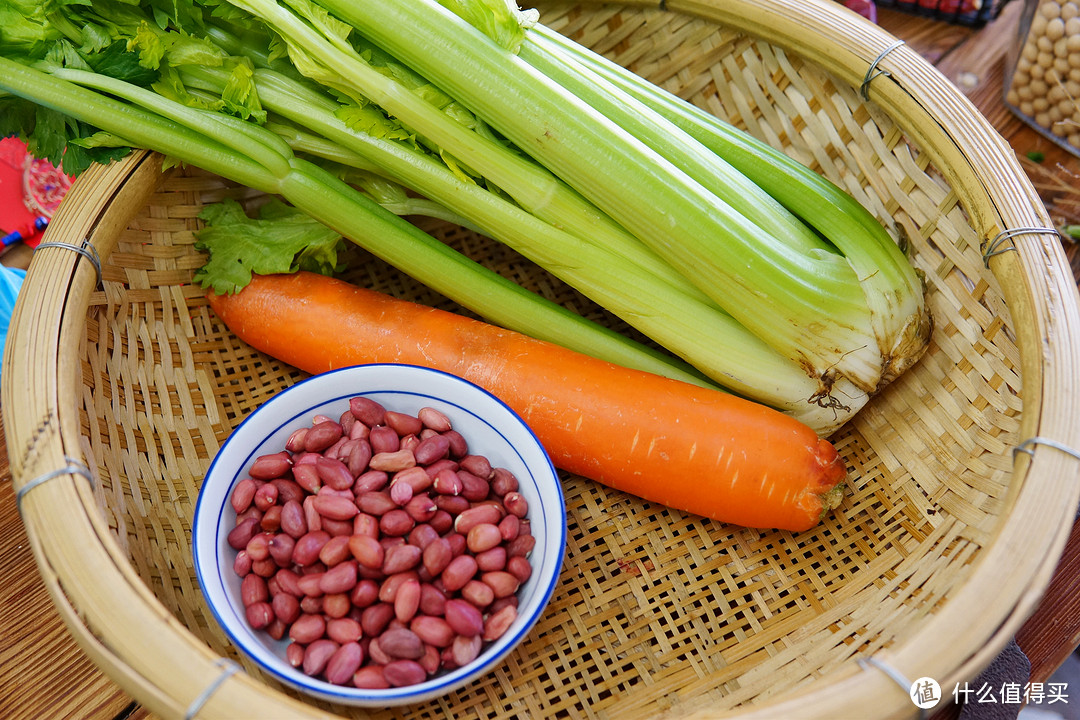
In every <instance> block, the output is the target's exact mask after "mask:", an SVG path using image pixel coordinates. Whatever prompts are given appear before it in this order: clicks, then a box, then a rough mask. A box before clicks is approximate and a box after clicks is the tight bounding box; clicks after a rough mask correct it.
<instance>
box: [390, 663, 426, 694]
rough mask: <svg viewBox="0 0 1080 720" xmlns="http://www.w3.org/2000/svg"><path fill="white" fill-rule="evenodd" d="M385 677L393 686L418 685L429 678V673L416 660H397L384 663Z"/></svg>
mask: <svg viewBox="0 0 1080 720" xmlns="http://www.w3.org/2000/svg"><path fill="white" fill-rule="evenodd" d="M382 671H383V677H384V678H386V682H387V683H389V684H390V686H391V687H405V686H407V685H416V684H419V683H422V682H424V680H426V679H427V673H426V672H425V671H424V668H423V666H422V665H420V663H418V662H416V661H415V660H395V661H393V662H390V663H387V664H386V665H383V669H382Z"/></svg>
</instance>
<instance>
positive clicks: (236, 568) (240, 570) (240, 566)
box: [233, 550, 252, 577]
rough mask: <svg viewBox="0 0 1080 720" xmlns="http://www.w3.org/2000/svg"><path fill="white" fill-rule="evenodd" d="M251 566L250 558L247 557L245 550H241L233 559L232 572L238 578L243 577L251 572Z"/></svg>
mask: <svg viewBox="0 0 1080 720" xmlns="http://www.w3.org/2000/svg"><path fill="white" fill-rule="evenodd" d="M251 565H252V562H251V558H249V557H248V554H247V550H241V551H240V552H238V553H236V557H235V558H233V572H234V573H236V574H237V575H239V576H240V577H244V576H246V575H247V574H248V573H249V572H251Z"/></svg>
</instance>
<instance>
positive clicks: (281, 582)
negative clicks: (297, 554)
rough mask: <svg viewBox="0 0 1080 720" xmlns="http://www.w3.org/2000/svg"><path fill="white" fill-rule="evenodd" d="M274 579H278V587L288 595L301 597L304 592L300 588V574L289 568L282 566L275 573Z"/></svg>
mask: <svg viewBox="0 0 1080 720" xmlns="http://www.w3.org/2000/svg"><path fill="white" fill-rule="evenodd" d="M274 580H276V581H277V586H278V589H279V590H280V591H281V592H283V593H285V594H287V595H292V596H293V597H300V596H301V595H303V594H304V591H303V590H301V589H300V576H299V575H297V574H296V573H295V572H293V571H292V570H290V569H289V568H281V569H280V570H278V571H277V572H276V573H274Z"/></svg>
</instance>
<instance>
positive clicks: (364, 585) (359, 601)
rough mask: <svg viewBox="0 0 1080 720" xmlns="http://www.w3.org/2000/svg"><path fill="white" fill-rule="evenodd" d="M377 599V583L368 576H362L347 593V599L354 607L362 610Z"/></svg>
mask: <svg viewBox="0 0 1080 720" xmlns="http://www.w3.org/2000/svg"><path fill="white" fill-rule="evenodd" d="M378 599H379V584H378V583H377V582H375V581H374V580H372V579H370V578H363V579H362V580H360V581H359V582H357V583H356V587H354V588H353V589H352V592H351V593H349V601H350V602H351V603H352V604H353V606H354V607H356V608H358V609H361V610H363V609H364V608H366V607H369V606H371V605H373V604H374V603H375V602H376V601H378Z"/></svg>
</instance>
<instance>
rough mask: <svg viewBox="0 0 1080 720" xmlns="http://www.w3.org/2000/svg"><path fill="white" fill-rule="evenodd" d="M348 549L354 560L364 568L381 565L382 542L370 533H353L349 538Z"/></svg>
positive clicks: (376, 568)
mask: <svg viewBox="0 0 1080 720" xmlns="http://www.w3.org/2000/svg"><path fill="white" fill-rule="evenodd" d="M349 551H350V552H352V555H353V557H354V558H356V561H357V562H358V563H360V564H361V565H363V566H364V567H366V568H370V569H372V570H378V569H380V568H381V567H382V564H383V558H384V556H385V551H384V550H383V546H382V544H381V543H380V542H379V541H378V540H376V539H375V538H374V537H372V536H370V535H353V536H352V537H350V538H349Z"/></svg>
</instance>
